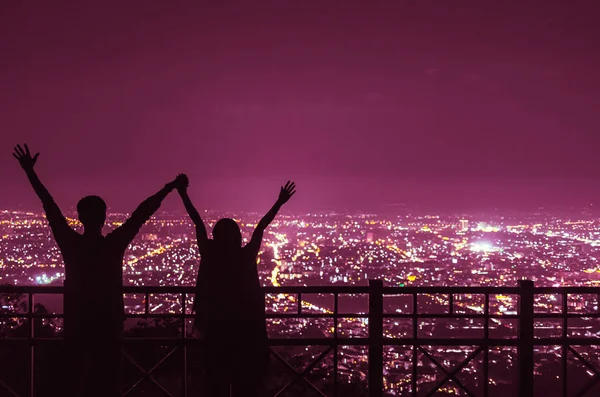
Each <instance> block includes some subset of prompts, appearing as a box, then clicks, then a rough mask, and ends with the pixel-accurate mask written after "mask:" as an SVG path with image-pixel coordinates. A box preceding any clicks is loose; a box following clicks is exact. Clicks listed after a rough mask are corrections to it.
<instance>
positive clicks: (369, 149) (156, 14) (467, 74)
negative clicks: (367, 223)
mask: <svg viewBox="0 0 600 397" xmlns="http://www.w3.org/2000/svg"><path fill="white" fill-rule="evenodd" d="M598 17H600V10H599V7H598V5H597V3H596V2H594V1H572V2H566V1H551V2H544V4H539V2H534V1H502V2H464V3H461V4H460V7H459V6H457V5H456V4H454V2H440V1H418V2H413V1H395V2H391V1H390V2H380V1H373V2H369V6H368V7H365V6H364V5H363V4H362V3H360V2H344V4H339V3H335V2H318V3H317V2H273V1H268V2H260V3H256V2H251V3H249V2H242V1H239V2H228V3H227V4H223V5H219V4H214V3H210V4H209V3H202V2H200V3H189V2H181V3H170V2H169V3H167V2H161V1H150V2H144V5H143V6H140V5H139V4H137V3H135V2H127V3H123V2H114V1H113V2H111V1H108V2H107V1H103V2H97V3H89V4H86V5H83V4H82V3H79V2H72V1H64V2H52V4H49V3H48V4H46V3H41V2H38V3H36V4H35V5H33V4H24V3H20V2H7V3H5V4H3V5H2V12H0V25H1V26H2V28H1V29H2V30H1V32H0V37H1V39H0V51H1V52H2V54H3V56H2V58H3V60H2V63H1V64H0V70H1V73H0V85H1V86H2V87H3V89H2V90H1V92H0V116H1V117H0V128H1V130H2V134H1V136H0V145H2V147H4V148H5V156H0V168H1V169H2V170H3V171H2V174H1V175H2V177H1V178H2V184H3V194H2V196H1V197H0V206H1V207H6V208H18V207H19V206H22V208H26V209H35V208H36V205H37V203H36V200H35V198H34V197H33V196H32V195H31V194H30V192H29V187H28V186H27V184H26V183H24V181H23V180H22V178H21V175H20V174H19V172H18V167H17V165H16V164H15V163H14V162H13V159H12V158H11V156H10V148H12V146H13V145H14V144H15V143H17V142H22V141H27V142H29V143H30V144H31V145H32V146H34V147H35V148H36V150H40V151H41V152H42V155H41V157H40V172H41V173H42V175H43V176H44V178H45V180H46V181H47V184H48V185H49V186H50V187H51V188H52V190H53V191H54V193H55V195H56V199H57V201H58V202H59V203H61V204H62V205H65V206H68V205H71V206H74V205H75V203H76V200H78V199H79V198H80V197H82V196H83V195H84V194H89V193H95V194H100V195H102V196H103V197H105V198H106V200H107V202H108V203H109V206H110V207H111V208H112V209H114V210H117V211H130V210H131V209H132V207H133V206H135V205H136V204H137V201H138V200H139V198H140V197H141V196H144V195H146V194H148V193H150V192H151V191H153V190H154V189H155V187H156V186H158V185H160V184H162V183H164V181H166V180H167V179H168V178H171V177H172V175H174V174H176V173H177V172H186V173H188V174H189V175H190V179H191V192H192V194H194V195H195V196H196V197H197V198H198V200H199V202H201V203H202V205H203V206H204V205H205V206H207V207H208V208H216V207H218V206H223V207H227V208H216V209H222V210H228V209H230V210H247V209H251V210H263V209H264V207H263V204H262V203H264V202H265V200H267V197H270V196H269V195H270V194H271V191H270V190H269V188H270V187H272V186H273V185H274V184H275V185H277V184H279V183H281V182H282V181H285V180H287V179H289V178H294V179H295V180H297V182H298V185H299V186H302V188H303V196H302V199H299V200H297V202H295V203H292V204H291V207H290V210H299V211H305V212H306V211H310V210H315V209H338V208H346V207H347V208H352V209H359V210H361V209H362V210H367V211H369V210H370V211H373V210H382V209H386V208H388V206H389V205H390V204H399V203H400V204H402V203H403V204H407V205H408V206H413V205H417V204H418V205H420V206H425V207H427V208H431V209H444V208H448V209H459V210H470V209H493V208H495V207H502V208H507V207H523V208H526V209H534V208H537V207H538V206H540V205H542V206H543V205H546V206H548V205H567V206H569V205H587V204H589V203H592V202H596V197H598V193H599V190H598V186H599V184H598V177H600V171H599V168H598V166H597V148H598V147H599V146H600V145H599V143H600V141H599V139H600V138H598V134H597V131H598V130H599V129H600V128H599V127H600V121H599V119H598V118H597V117H595V112H594V111H593V109H596V108H598V106H599V105H600V96H599V95H598V93H599V92H600V77H599V75H598V73H597V70H598V69H599V68H600V56H599V55H598V51H597V48H598V46H599V44H600V43H599V41H600V28H598V26H597V23H596V21H597V20H598ZM73 164H76V165H77V166H76V167H72V165H73ZM241 192H243V194H240V193H241Z"/></svg>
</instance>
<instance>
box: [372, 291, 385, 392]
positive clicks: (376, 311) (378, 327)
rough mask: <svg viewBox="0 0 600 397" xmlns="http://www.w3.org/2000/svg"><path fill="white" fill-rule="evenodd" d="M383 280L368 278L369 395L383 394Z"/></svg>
mask: <svg viewBox="0 0 600 397" xmlns="http://www.w3.org/2000/svg"><path fill="white" fill-rule="evenodd" d="M382 292H383V281H381V280H369V397H381V396H382V394H383V294H382Z"/></svg>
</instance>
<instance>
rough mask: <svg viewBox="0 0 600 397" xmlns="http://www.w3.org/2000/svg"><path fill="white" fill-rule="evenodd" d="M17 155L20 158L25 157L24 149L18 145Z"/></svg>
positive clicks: (16, 148) (16, 147)
mask: <svg viewBox="0 0 600 397" xmlns="http://www.w3.org/2000/svg"><path fill="white" fill-rule="evenodd" d="M15 153H17V155H18V156H19V157H21V156H24V155H25V152H24V151H23V148H22V147H21V145H17V146H15Z"/></svg>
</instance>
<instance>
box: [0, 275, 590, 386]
mask: <svg viewBox="0 0 600 397" xmlns="http://www.w3.org/2000/svg"><path fill="white" fill-rule="evenodd" d="M194 290H195V288H193V287H124V288H123V293H124V294H136V295H143V296H144V297H145V299H144V302H145V304H144V310H143V312H141V313H136V314H127V315H126V317H127V318H130V319H131V318H139V319H148V318H156V319H161V318H162V319H178V320H180V321H182V323H183V324H188V323H189V322H190V321H191V319H192V318H193V317H194V316H193V314H192V313H191V310H189V306H190V305H189V302H188V298H189V297H191V296H192V295H193V294H194ZM263 291H264V293H265V294H266V295H268V296H273V295H275V296H282V294H284V295H285V296H295V298H293V302H295V303H296V307H297V309H296V311H295V312H289V311H286V312H284V313H281V312H274V313H271V312H267V314H266V317H267V319H280V320H281V319H328V320H331V321H332V322H333V327H332V330H333V332H332V336H331V337H325V336H324V337H322V338H303V337H294V338H271V339H270V340H269V344H270V346H272V347H275V346H321V347H324V348H325V350H324V351H323V352H322V353H321V354H320V355H318V357H317V359H316V360H315V361H314V362H312V363H311V364H310V365H308V366H307V367H305V369H304V370H302V371H298V370H296V369H295V368H294V367H293V366H291V365H290V364H288V363H287V362H286V360H285V359H284V358H283V357H282V356H281V355H279V354H278V353H277V352H275V351H272V354H273V355H274V356H275V357H276V359H277V360H278V361H280V362H281V363H283V364H284V365H285V366H286V367H287V368H288V369H289V370H290V372H292V373H293V379H292V380H291V381H289V382H288V383H287V384H285V385H284V386H283V387H282V388H281V390H279V392H277V393H276V394H275V395H277V396H278V395H280V394H282V393H283V392H284V391H285V390H287V389H288V388H289V387H291V386H292V385H293V384H295V383H296V382H303V383H305V385H306V386H307V387H309V388H314V389H315V390H316V391H317V392H318V393H319V394H321V395H324V394H323V393H322V392H321V391H320V390H319V389H318V388H317V387H316V386H315V385H314V384H312V383H311V382H310V381H309V380H307V379H306V375H307V374H308V373H309V372H310V371H311V369H313V368H314V367H315V365H317V364H318V363H319V362H320V361H321V360H323V359H324V357H326V356H327V355H328V354H329V353H333V370H332V371H333V390H332V393H331V394H333V395H334V396H338V395H339V390H338V387H339V382H338V375H339V374H338V366H339V365H338V356H339V348H340V347H341V346H353V345H354V346H366V347H368V393H369V396H370V397H379V396H382V395H383V393H384V383H383V379H384V349H386V348H390V347H392V348H393V347H395V346H408V347H409V348H410V349H411V351H412V354H411V368H412V369H411V371H410V373H407V374H406V377H407V378H410V394H411V395H413V396H417V395H422V394H425V395H432V394H434V393H435V392H437V391H438V390H440V388H442V387H443V386H444V385H445V384H447V383H448V382H450V381H452V382H454V384H455V385H457V386H458V387H459V388H460V389H462V391H463V392H464V393H465V394H467V395H470V396H473V395H474V393H473V392H472V391H471V390H469V388H468V387H467V386H466V385H464V384H463V383H462V382H461V381H460V379H459V377H458V374H459V373H460V371H461V370H462V369H464V368H465V367H466V366H467V365H468V364H469V363H471V362H472V361H473V360H474V359H475V358H476V357H477V356H479V355H482V356H483V390H482V393H483V395H484V396H485V397H487V396H488V395H489V384H490V382H489V379H490V378H489V353H490V348H495V347H513V348H516V350H517V368H518V395H519V396H521V397H530V396H533V394H534V388H533V384H534V349H535V347H536V346H561V348H562V353H561V360H562V364H561V366H562V372H561V384H562V388H561V390H560V393H559V395H561V396H564V397H566V396H567V366H568V362H567V356H568V353H570V354H571V355H572V356H573V357H575V358H576V359H577V360H579V361H580V362H581V363H582V364H583V365H584V366H585V367H586V368H587V369H588V371H589V372H590V373H591V374H593V375H592V376H591V379H590V381H589V383H588V384H586V385H584V386H583V387H581V389H580V390H578V391H577V392H576V393H575V394H574V395H575V396H583V395H585V394H586V393H587V392H588V391H589V390H591V389H592V388H593V387H594V386H596V384H597V383H598V382H600V371H598V370H596V369H595V368H594V366H593V365H592V364H591V363H590V362H589V360H588V359H586V358H585V357H584V356H583V355H582V354H580V353H579V352H577V350H575V349H574V348H573V346H591V345H600V338H598V337H584V338H582V337H572V336H570V335H569V334H568V329H569V320H570V319H578V318H579V319H587V318H598V317H600V310H599V308H598V306H600V305H597V306H596V308H595V309H596V311H595V312H593V313H589V312H585V313H579V312H577V313H575V312H569V310H568V297H569V295H583V294H585V295H589V294H593V295H594V296H595V297H596V298H597V299H598V302H600V288H587V287H561V288H535V287H534V284H533V282H532V281H528V280H523V281H521V282H520V283H519V286H517V287H384V286H383V283H382V282H381V281H377V280H371V281H370V282H369V285H368V286H322V287H264V288H263ZM62 293H63V288H62V287H38V286H35V287H34V286H23V287H20V286H6V287H1V288H0V295H2V294H24V295H25V296H26V298H27V310H26V311H25V312H22V313H19V312H10V313H6V312H5V313H3V314H2V315H1V316H0V319H7V318H20V319H22V320H24V321H25V325H26V327H27V335H26V336H24V337H8V338H4V339H0V343H9V344H17V343H23V344H25V345H26V346H28V347H29V352H30V355H29V357H28V363H29V364H28V365H29V375H28V380H29V385H30V386H29V389H28V391H27V394H26V395H28V396H30V397H33V396H34V384H35V382H34V380H35V377H36V373H35V365H34V362H35V354H36V349H37V348H38V347H39V346H41V345H43V344H45V343H54V342H56V341H57V340H60V339H59V338H42V337H38V336H37V335H35V332H34V323H35V320H36V319H40V318H52V319H54V318H61V317H62V315H61V314H54V313H36V312H34V310H33V308H34V303H35V299H34V296H35V295H37V294H62ZM152 294H177V295H178V296H179V297H180V307H181V310H180V313H162V314H160V313H159V314H157V313H152V312H151V310H150V296H151V295H152ZM308 294H311V295H315V294H328V295H332V296H333V310H327V311H322V312H315V311H314V310H310V311H308V312H307V311H306V310H304V309H303V295H304V296H306V295H308ZM357 294H360V295H366V296H368V311H367V312H353V313H345V312H343V313H342V312H340V310H339V299H340V295H357ZM538 294H540V295H541V294H551V295H554V296H560V297H561V299H562V300H561V301H559V302H560V304H559V305H560V308H561V310H560V312H552V313H535V312H534V308H535V299H534V297H535V295H538ZM464 295H470V296H479V297H481V298H482V301H483V302H482V305H481V306H479V308H477V307H475V309H474V310H470V311H468V310H464V308H461V309H460V310H457V307H456V302H455V298H456V297H458V296H464ZM497 295H514V296H516V297H517V300H518V308H517V309H518V310H515V311H513V312H511V313H500V312H497V311H496V312H491V310H490V297H491V296H493V297H495V296H497ZM398 296H401V297H404V298H408V299H409V300H410V301H411V302H412V310H410V311H406V312H403V311H402V310H393V311H389V310H386V309H385V306H386V305H384V303H385V300H386V298H390V297H398ZM420 296H424V297H428V298H431V297H437V298H438V300H437V302H440V301H441V302H442V303H443V304H444V305H445V309H444V310H443V312H437V313H430V312H420V311H419V307H420V304H419V297H420ZM439 297H444V298H443V299H439ZM387 306H389V305H387ZM472 309H473V308H472ZM350 318H366V319H368V327H367V328H368V337H351V338H348V337H343V336H340V335H339V333H338V328H339V326H340V324H341V323H340V320H344V319H350ZM390 319H404V320H405V321H408V322H410V323H411V326H410V328H411V332H410V334H409V335H404V336H400V337H397V336H393V335H391V334H390V333H389V332H387V331H386V330H385V329H384V328H385V324H386V321H387V320H390ZM444 319H445V320H460V319H472V320H477V321H481V322H482V323H483V326H482V335H481V337H468V338H463V337H438V336H436V335H430V336H427V335H425V336H424V335H420V333H419V331H420V326H421V324H422V323H423V321H430V322H435V321H440V320H444ZM494 319H501V320H511V321H515V322H517V323H518V327H517V329H516V336H515V337H514V338H504V337H490V321H494ZM550 319H554V320H558V321H560V322H561V325H560V326H559V327H557V329H559V330H560V332H561V335H560V336H557V337H540V338H536V337H535V335H534V333H535V328H534V324H535V321H536V320H538V321H540V320H541V321H546V320H550ZM186 328H187V325H186ZM182 329H183V328H182ZM421 334H422V332H421ZM140 341H142V342H147V343H152V344H161V343H162V344H165V343H168V344H170V345H171V346H173V347H172V349H170V350H169V351H168V352H167V354H166V355H165V357H163V359H162V360H160V361H159V363H158V364H156V365H154V366H153V367H152V368H144V367H143V366H142V365H139V364H138V363H137V362H136V361H135V360H134V359H133V358H132V357H126V358H127V359H129V361H130V362H131V363H132V364H133V365H134V366H135V367H137V368H138V369H139V370H140V371H141V372H142V377H141V378H140V379H139V381H138V382H135V383H134V384H133V385H132V386H131V387H130V388H129V389H128V390H126V391H125V394H126V395H127V394H128V393H130V392H131V391H132V390H134V389H135V388H136V387H138V386H139V385H140V384H141V382H142V381H144V380H147V381H151V382H152V383H154V384H155V385H156V386H157V387H158V388H159V389H161V390H162V391H163V392H164V394H165V395H169V396H170V395H172V394H171V392H169V391H168V390H167V389H165V388H164V387H162V386H161V385H160V383H159V382H158V381H157V380H156V379H155V377H154V375H153V374H154V372H155V371H156V369H157V368H158V367H159V366H160V364H161V363H162V362H164V361H165V359H166V358H168V357H169V356H171V355H172V354H173V353H174V352H176V351H177V350H181V351H182V353H183V354H182V357H183V362H182V363H181V392H180V395H182V396H184V397H185V396H187V395H188V388H187V385H188V381H189V379H190V376H192V375H193V374H188V372H187V371H188V369H187V367H188V364H187V363H188V358H187V354H188V347H189V346H191V345H194V344H198V343H200V342H199V340H197V339H195V338H193V337H190V334H189V333H188V332H185V331H183V332H181V335H180V336H178V337H168V338H126V340H125V343H126V344H127V343H137V342H140ZM2 346H3V345H1V344H0V348H2ZM427 346H441V347H452V346H472V347H473V348H474V350H473V351H471V352H470V353H469V354H468V355H467V357H466V358H465V359H464V360H463V361H462V362H460V363H459V364H458V365H455V366H454V367H453V368H447V367H448V365H446V366H445V365H442V364H441V363H440V362H439V360H438V359H436V358H435V357H434V356H433V355H432V354H431V353H430V352H429V351H428V350H427V348H426V347H427ZM419 355H421V356H423V357H426V358H427V359H428V360H429V361H431V362H432V363H433V364H434V365H435V367H437V368H438V369H439V370H440V371H441V372H442V374H443V376H442V378H441V379H439V380H438V379H436V383H435V385H434V386H433V387H432V388H430V390H419V384H418V381H417V378H418V371H419V368H420V367H422V366H423V363H422V362H421V363H420V362H419V359H418V357H419ZM126 356H127V355H126ZM419 364H421V365H419ZM3 389H4V390H5V391H8V392H9V395H11V393H12V394H13V395H15V396H17V395H18V394H17V392H15V391H14V390H12V389H11V388H10V386H9V385H8V383H7V382H6V380H4V379H2V374H0V390H3ZM0 395H4V394H2V393H0ZM22 397H24V396H22Z"/></svg>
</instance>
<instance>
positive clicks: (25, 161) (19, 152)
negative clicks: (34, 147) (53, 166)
mask: <svg viewBox="0 0 600 397" xmlns="http://www.w3.org/2000/svg"><path fill="white" fill-rule="evenodd" d="M39 155H40V154H39V153H36V154H35V156H33V157H31V152H29V147H28V146H27V144H25V150H23V148H22V147H21V145H17V146H15V151H14V153H13V157H14V158H16V159H17V160H19V164H21V167H23V169H24V170H26V171H27V170H32V169H33V166H34V165H35V162H36V161H37V159H38V156H39Z"/></svg>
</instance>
